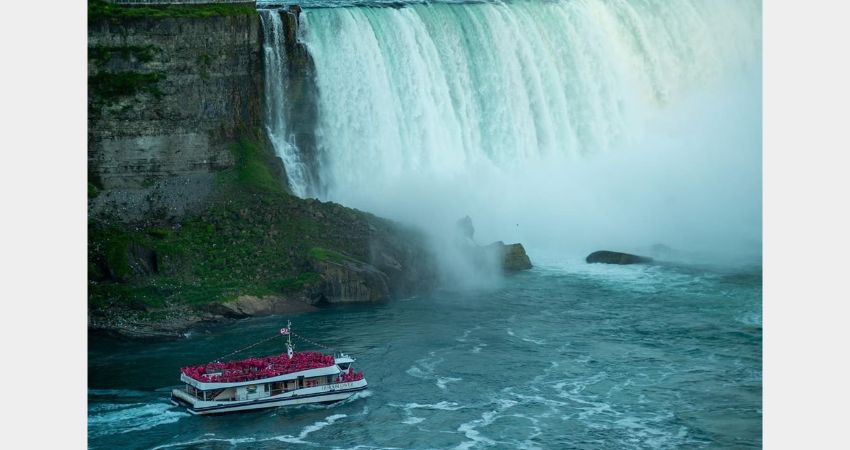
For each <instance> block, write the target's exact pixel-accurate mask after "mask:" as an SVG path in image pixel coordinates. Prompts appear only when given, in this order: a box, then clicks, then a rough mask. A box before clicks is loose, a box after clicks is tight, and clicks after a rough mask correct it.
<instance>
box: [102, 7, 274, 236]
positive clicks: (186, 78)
mask: <svg viewBox="0 0 850 450" xmlns="http://www.w3.org/2000/svg"><path fill="white" fill-rule="evenodd" d="M88 49H89V57H88V71H89V91H88V92H89V95H88V103H89V108H88V172H89V183H90V184H93V185H94V186H95V187H96V188H97V189H99V190H100V192H101V195H100V196H98V198H96V199H94V200H93V201H90V202H89V214H90V215H92V214H98V213H100V212H102V211H106V210H108V211H109V213H110V214H113V215H117V216H118V217H120V218H124V217H125V216H126V219H127V220H130V221H133V220H139V218H141V217H146V216H150V215H151V214H153V213H157V214H159V213H160V212H164V213H167V214H170V215H175V216H181V215H183V214H185V213H188V212H192V211H196V210H198V209H199V208H200V207H202V206H203V205H204V204H205V202H206V199H207V196H208V195H209V192H210V187H211V186H212V184H213V182H214V178H215V174H216V173H217V172H219V171H221V170H224V169H227V168H230V167H233V165H234V164H235V160H234V156H233V154H232V152H231V151H230V149H229V146H230V145H231V144H232V143H233V142H234V141H235V140H237V139H238V138H239V136H240V135H241V134H242V133H244V132H245V130H249V131H251V130H253V129H262V126H263V104H262V102H263V98H264V95H263V80H262V74H263V71H262V67H263V66H262V64H263V59H262V58H263V53H262V32H261V24H260V20H259V16H258V15H257V14H255V13H250V14H244V15H235V16H212V17H195V18H158V17H139V18H125V19H122V20H120V21H112V20H108V19H103V20H95V21H92V22H89V27H88Z"/></svg>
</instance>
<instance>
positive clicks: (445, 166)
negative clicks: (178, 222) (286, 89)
mask: <svg viewBox="0 0 850 450" xmlns="http://www.w3.org/2000/svg"><path fill="white" fill-rule="evenodd" d="M759 20H760V15H759V6H758V4H757V3H756V4H754V3H752V2H741V1H735V2H717V1H710V2H709V1H676V2H667V1H629V2H627V1H615V2H602V1H596V0H588V1H556V2H529V1H518V2H511V3H484V4H418V5H411V6H408V7H403V8H328V9H315V10H307V12H306V14H305V20H304V23H305V26H304V32H305V36H304V40H305V42H306V44H307V46H308V48H309V49H310V52H311V54H312V56H313V59H314V61H315V64H316V73H317V83H318V86H319V92H320V111H321V118H320V130H319V136H320V144H319V145H320V149H321V152H322V154H323V156H324V159H323V164H324V165H323V168H322V176H323V177H324V178H325V179H326V181H328V182H329V183H330V185H331V189H332V191H331V192H330V194H331V196H333V189H334V187H335V188H336V189H337V190H339V191H347V190H349V189H351V188H352V187H354V186H357V185H358V184H360V183H363V182H364V181H368V182H374V181H375V178H376V177H378V178H380V179H381V180H384V181H387V182H388V183H389V184H391V183H392V182H393V181H396V180H398V179H400V178H402V177H404V176H405V175H406V174H408V173H410V172H411V171H424V172H427V173H428V174H429V175H432V176H437V177H440V176H442V175H457V174H463V173H469V172H470V169H471V168H474V167H476V166H478V165H481V164H493V165H496V166H501V167H504V166H507V165H513V164H521V163H523V161H527V160H530V159H535V158H537V159H539V158H545V157H546V156H548V155H582V154H587V153H594V152H599V151H604V150H606V149H608V148H610V147H611V146H612V145H613V144H615V143H619V142H621V140H622V139H624V138H628V137H629V135H628V132H629V128H630V126H631V124H632V122H634V121H635V120H636V118H635V117H634V116H635V115H636V114H639V113H640V112H641V110H642V109H644V108H645V107H646V106H647V104H649V105H650V106H656V105H663V104H665V103H667V102H669V101H671V100H672V99H675V97H676V95H677V94H678V93H679V92H680V91H681V90H683V89H686V88H687V87H689V86H692V85H695V84H699V83H701V82H703V81H705V80H706V79H708V78H710V77H711V76H713V75H716V74H717V73H718V72H720V71H722V70H723V69H724V65H726V64H734V63H736V62H738V61H741V60H746V59H748V58H750V57H751V56H752V55H753V54H754V53H755V52H756V51H757V46H758V40H757V36H758V33H759V32H760V28H759V25H758V24H759ZM754 37H755V38H756V39H754Z"/></svg>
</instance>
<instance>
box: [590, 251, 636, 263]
mask: <svg viewBox="0 0 850 450" xmlns="http://www.w3.org/2000/svg"><path fill="white" fill-rule="evenodd" d="M586 261H587V262H588V263H603V264H645V263H651V262H652V258H649V257H647V256H639V255H632V254H631V253H621V252H612V251H608V250H599V251H597V252H593V253H591V254H589V255H587V258H586Z"/></svg>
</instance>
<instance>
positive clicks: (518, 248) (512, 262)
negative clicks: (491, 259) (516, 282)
mask: <svg viewBox="0 0 850 450" xmlns="http://www.w3.org/2000/svg"><path fill="white" fill-rule="evenodd" d="M485 248H486V249H487V250H494V251H496V252H498V254H499V256H500V257H501V263H502V269H504V270H506V271H508V272H516V271H518V270H528V269H530V268H531V267H532V266H531V260H530V259H528V255H527V254H526V253H525V248H524V247H523V246H522V244H519V243H517V244H507V245H505V243H503V242H502V241H496V242H494V243H492V244H490V245H488V246H487V247H485Z"/></svg>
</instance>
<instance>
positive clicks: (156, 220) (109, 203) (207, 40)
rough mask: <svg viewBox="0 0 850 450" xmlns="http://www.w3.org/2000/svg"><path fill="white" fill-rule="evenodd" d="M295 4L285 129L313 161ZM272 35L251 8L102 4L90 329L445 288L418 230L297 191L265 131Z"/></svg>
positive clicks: (309, 93) (93, 72)
mask: <svg viewBox="0 0 850 450" xmlns="http://www.w3.org/2000/svg"><path fill="white" fill-rule="evenodd" d="M281 14H282V16H281V17H282V18H283V19H285V21H286V22H285V27H286V34H287V39H286V41H285V46H286V48H285V50H286V53H287V57H288V58H289V61H290V62H291V64H290V65H289V66H288V67H287V73H286V75H287V79H288V84H287V85H286V87H287V102H286V108H287V110H286V115H287V117H289V118H291V119H292V121H291V123H293V124H294V125H292V126H291V127H290V128H289V129H288V130H287V131H288V133H287V134H288V135H294V136H295V139H296V143H297V144H298V146H299V149H300V150H302V151H304V152H305V153H306V154H307V155H308V156H309V157H310V159H312V156H313V153H314V148H315V144H314V136H313V128H314V127H313V125H314V122H315V120H316V119H315V118H316V110H315V102H314V100H313V96H314V95H315V88H314V86H313V84H312V61H311V60H310V58H309V54H308V53H307V50H306V48H304V47H303V45H301V44H298V43H297V42H296V41H295V33H296V31H297V20H298V15H297V10H290V11H288V12H281ZM262 31H263V30H262V22H261V18H260V14H259V13H258V12H257V11H256V10H255V8H254V5H253V4H247V5H246V4H239V5H200V6H198V5H182V6H157V7H121V6H116V5H112V4H107V3H104V2H102V1H98V0H90V2H89V36H88V40H89V136H88V138H89V142H88V144H89V155H88V156H89V221H88V300H89V329H90V330H100V331H105V332H117V333H119V334H124V335H130V336H174V335H179V332H180V330H182V329H184V328H186V327H188V326H191V325H193V324H196V323H198V322H200V321H206V320H218V319H220V318H222V317H240V316H245V315H258V314H270V313H273V314H288V313H294V312H298V311H304V310H308V309H311V308H315V307H317V306H320V305H322V304H326V303H339V302H352V301H355V302H374V301H383V300H387V299H389V298H391V297H395V296H401V295H410V294H412V293H414V292H417V291H419V290H421V289H427V288H429V287H430V286H432V285H433V283H434V280H435V273H436V272H435V264H434V260H433V257H432V255H431V254H430V253H429V252H427V251H426V250H425V242H424V239H423V236H422V235H421V234H420V233H419V232H417V231H415V230H410V229H407V228H405V227H402V226H400V225H399V224H396V223H392V222H390V221H387V220H384V219H381V218H378V217H375V216H372V215H370V214H367V213H364V212H361V211H357V210H353V209H350V208H346V207H343V206H341V205H337V204H333V203H323V202H319V201H317V200H312V199H306V200H305V199H301V198H297V197H295V196H292V195H290V194H289V193H288V192H287V183H286V174H285V172H284V168H283V164H282V161H281V160H280V158H279V157H277V156H276V155H275V153H274V149H273V146H272V145H271V143H270V142H268V138H267V137H266V133H265V126H264V125H265V124H264V119H265V105H264V104H263V102H264V99H265V98H266V97H265V95H264V94H265V93H264V86H265V81H267V80H264V79H263V74H264V67H263V62H264V54H263V36H262Z"/></svg>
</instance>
